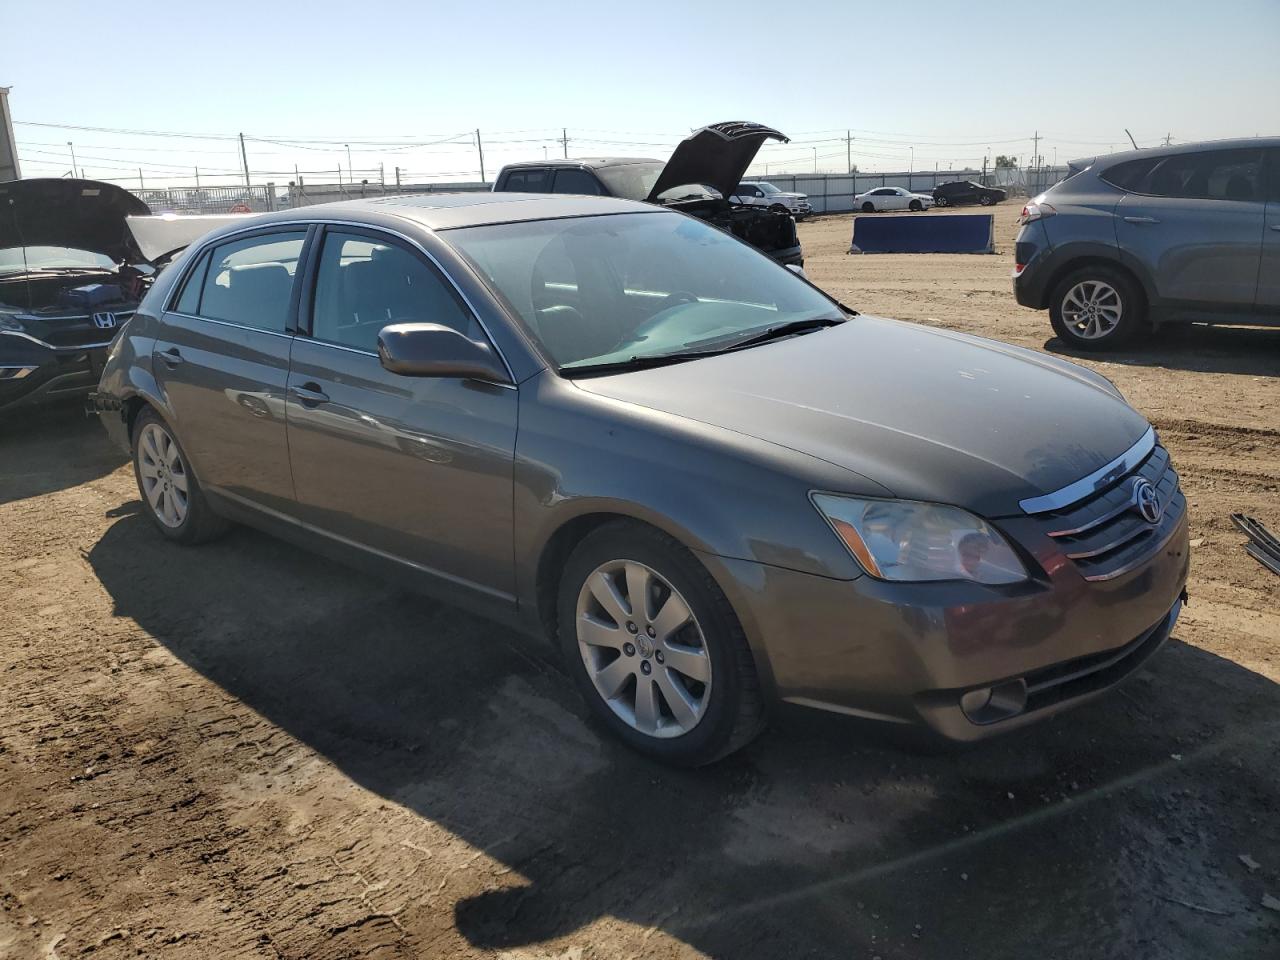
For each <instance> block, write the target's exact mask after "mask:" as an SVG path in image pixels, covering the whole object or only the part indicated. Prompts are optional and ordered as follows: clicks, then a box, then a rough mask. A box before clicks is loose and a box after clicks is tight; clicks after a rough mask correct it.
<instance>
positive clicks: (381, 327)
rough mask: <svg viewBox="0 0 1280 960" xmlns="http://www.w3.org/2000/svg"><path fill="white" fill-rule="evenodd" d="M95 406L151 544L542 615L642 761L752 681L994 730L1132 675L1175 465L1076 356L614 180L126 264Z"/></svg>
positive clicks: (859, 712)
mask: <svg viewBox="0 0 1280 960" xmlns="http://www.w3.org/2000/svg"><path fill="white" fill-rule="evenodd" d="M95 405H96V407H97V409H98V410H99V411H100V412H101V415H102V420H103V423H104V424H105V425H106V427H107V430H108V431H109V432H110V434H111V435H112V436H113V437H114V438H115V439H116V440H117V441H118V442H119V443H120V444H121V445H122V446H123V447H125V448H126V449H128V450H129V451H130V453H131V454H132V457H133V463H134V467H135V470H136V474H137V480H138V486H139V489H140V491H141V499H142V503H143V507H144V509H145V511H146V512H147V514H148V515H149V516H150V518H151V519H152V520H153V521H154V523H155V526H156V529H157V530H158V531H159V532H160V533H161V534H162V535H164V536H165V537H168V538H169V539H171V540H175V541H178V542H181V543H197V542H200V541H203V540H207V539H209V538H211V537H213V536H216V535H217V534H219V533H221V532H222V531H223V530H224V529H225V527H226V525H227V522H228V521H231V520H234V521H239V522H243V523H247V524H251V525H253V526H257V527H262V528H265V529H268V530H271V531H274V532H276V533H278V534H280V535H282V536H284V537H288V538H290V539H293V540H297V541H300V542H303V543H305V544H309V545H311V546H314V547H316V548H318V549H321V550H324V551H326V552H328V553H332V554H336V555H339V556H340V557H342V558H345V559H348V560H350V561H352V562H355V563H359V564H362V565H364V566H367V567H371V568H373V569H375V570H376V571H380V572H382V573H383V574H385V575H386V576H388V577H395V578H399V579H403V580H406V581H408V582H409V583H411V584H413V585H415V586H417V587H419V588H423V589H426V590H428V591H433V592H435V593H436V594H437V595H439V596H442V597H444V598H446V599H448V600H449V601H451V602H454V603H458V604H462V605H465V606H468V607H470V608H472V609H475V610H478V611H480V612H483V613H485V614H488V615H491V616H495V617H498V618H501V619H503V620H504V621H506V622H509V623H510V624H512V625H513V626H515V627H518V628H521V629H523V630H525V631H527V632H529V633H534V634H547V635H550V636H551V637H553V638H554V639H555V641H556V642H557V643H558V644H559V646H560V648H561V649H562V651H563V654H564V657H565V662H566V664H567V667H568V669H569V672H570V673H571V674H572V675H573V677H574V678H575V680H576V682H577V683H578V685H579V687H580V688H581V691H582V693H583V695H584V697H585V698H586V700H587V702H588V703H589V704H590V706H591V708H592V709H593V710H594V712H595V713H596V714H597V715H598V717H599V718H600V720H601V721H602V722H603V723H604V724H606V725H607V726H608V727H610V728H611V729H612V730H613V731H614V732H615V733H616V734H617V735H618V736H619V737H621V738H622V739H623V740H625V741H626V742H627V743H629V744H630V745H632V746H633V747H635V748H637V749H640V750H642V751H644V752H646V753H649V754H651V755H654V756H656V757H659V758H661V759H664V760H667V761H670V762H675V763H683V764H700V763H707V762H710V761H712V760H715V759H716V758H718V757H721V756H724V755H725V754H726V753H728V752H730V751H732V750H734V749H736V748H738V747H740V746H742V745H743V744H745V743H746V742H748V741H749V740H750V739H751V737H752V736H753V735H755V734H756V733H757V732H758V731H759V730H760V729H761V727H762V726H763V724H764V722H765V718H766V713H767V711H768V710H769V709H770V708H771V707H773V706H775V705H777V704H779V703H788V704H795V705H801V706H804V707H809V708H814V709H817V710H822V711H827V712H830V713H834V714H843V715H848V716H855V717H863V718H873V719H876V720H880V721H884V722H886V723H891V724H914V725H917V726H922V727H925V728H928V729H932V730H933V731H935V732H936V733H938V734H940V735H942V736H943V737H945V738H948V739H952V740H973V739H977V738H979V737H982V736H985V735H987V734H991V733H994V732H997V731H1000V730H1007V729H1011V728H1014V727H1017V726H1019V725H1021V724H1023V723H1026V722H1028V721H1031V720H1033V719H1034V718H1037V717H1043V716H1047V715H1048V714H1050V713H1052V712H1054V711H1056V710H1058V709H1060V708H1062V707H1064V706H1066V705H1068V704H1072V703H1079V702H1081V701H1083V700H1085V699H1087V698H1088V697H1090V696H1091V695H1093V694H1096V693H1097V692H1099V691H1101V690H1103V689H1104V688H1106V687H1108V686H1110V685H1112V684H1113V683H1115V682H1117V681H1118V680H1119V679H1121V678H1122V677H1124V676H1126V675H1127V674H1129V673H1130V672H1132V671H1133V670H1135V669H1136V668H1137V667H1138V666H1139V665H1140V664H1141V663H1142V662H1144V661H1145V660H1146V658H1147V657H1149V656H1150V655H1151V654H1152V653H1154V652H1155V650H1156V649H1157V648H1158V647H1159V646H1160V645H1161V644H1162V643H1163V642H1164V640H1165V639H1166V638H1167V637H1168V635H1169V633H1170V631H1171V630H1172V628H1173V625H1174V622H1175V620H1176V618H1177V616H1178V612H1179V609H1180V605H1181V602H1182V598H1183V596H1184V584H1185V580H1186V576H1187V564H1188V544H1187V519H1186V501H1185V499H1184V498H1183V495H1182V494H1181V492H1180V491H1179V489H1178V478H1177V475H1176V473H1175V472H1174V470H1173V467H1172V466H1171V464H1170V461H1169V456H1168V454H1167V453H1166V451H1165V450H1164V449H1163V448H1162V447H1161V445H1160V444H1159V442H1158V440H1157V438H1156V436H1155V433H1154V431H1153V430H1152V428H1151V427H1150V426H1149V425H1148V423H1147V422H1146V421H1145V420H1144V419H1143V417H1142V416H1140V415H1139V414H1138V413H1137V412H1136V411H1134V410H1133V409H1132V408H1131V407H1130V406H1129V405H1128V404H1126V403H1125V402H1124V400H1123V398H1122V397H1121V396H1120V395H1119V393H1118V392H1117V391H1116V390H1115V388H1114V387H1113V386H1112V385H1111V384H1110V383H1108V382H1107V381H1106V380H1105V379H1103V378H1102V377H1100V376H1098V375H1096V374H1094V373H1091V372H1089V371H1088V370H1085V369H1083V368H1081V367H1078V366H1075V365H1073V364H1070V363H1067V362H1065V361H1062V360H1058V359H1054V358H1051V357H1047V356H1044V355H1041V354H1037V353H1033V352H1031V351H1027V350H1021V349H1018V348H1016V347H1011V346H1006V345H1003V344H999V343H994V342H990V341H985V340H980V339H977V338H974V337H969V336H964V335H961V334H956V333H949V332H945V331H941V330H935V329H927V328H923V327H918V326H913V325H911V324H904V323H898V322H894V321H892V320H884V319H878V318H873V317H868V316H864V315H859V314H856V313H855V312H854V311H853V310H851V309H849V308H847V307H845V306H843V305H841V304H840V303H838V302H836V301H834V300H832V299H831V298H830V297H828V296H827V295H825V294H824V293H822V292H821V291H820V290H818V289H817V288H816V287H814V286H813V285H811V284H809V283H808V282H807V281H805V280H804V279H803V278H802V277H800V276H798V275H796V274H795V273H793V272H792V271H790V270H788V269H786V268H784V267H781V266H779V265H777V264H776V263H774V262H772V261H771V260H770V259H769V258H768V257H766V256H763V255H761V254H760V253H758V252H756V251H755V250H753V249H752V248H751V247H749V246H747V245H745V244H743V243H741V242H739V241H738V240H736V239H734V238H733V237H732V236H729V235H728V234H726V233H723V232H721V231H720V230H718V229H716V228H715V227H713V226H710V225H708V224H706V223H704V222H702V221H699V220H696V219H692V218H690V217H688V216H685V215H683V214H680V213H676V212H672V211H666V210H661V209H656V208H654V207H653V206H650V205H646V204H640V203H632V202H629V201H623V200H616V199H608V198H598V197H553V196H528V195H518V194H474V195H432V196H427V197H401V198H388V199H379V200H371V201H359V202H352V203H343V204H332V205H326V206H321V207H312V208H306V209H302V210H296V211H287V212H281V213H277V214H271V215H266V216H262V217H258V218H254V219H252V220H248V221H245V222H243V223H241V224H239V225H237V226H235V227H232V228H227V229H223V230H221V231H218V232H216V233H214V234H211V235H209V236H207V237H205V238H203V239H202V240H200V241H199V242H198V243H196V244H195V245H194V246H193V247H191V248H190V249H189V250H188V251H187V252H186V253H185V254H184V255H183V256H182V257H181V258H180V259H179V260H178V261H177V262H175V263H174V264H173V265H172V266H171V267H170V268H168V269H167V270H166V271H164V273H162V274H161V276H160V277H159V278H158V280H157V282H156V283H155V285H154V286H153V288H152V290H151V291H150V293H149V294H148V295H147V297H146V299H145V300H144V302H143V303H142V304H141V306H140V307H139V309H138V312H137V314H136V315H135V316H134V317H133V319H131V320H130V321H129V322H128V324H127V326H126V327H125V328H124V331H123V333H122V334H121V335H120V336H119V337H118V338H117V339H116V341H115V344H114V345H113V347H112V350H111V353H110V357H109V359H108V361H107V365H106V369H105V372H104V374H103V377H102V382H101V384H100V388H99V393H98V394H97V395H96V397H95ZM352 642H353V643H358V642H360V638H358V637H353V638H352ZM442 663H443V664H447V663H448V660H447V659H444V660H442ZM444 668H445V669H447V667H444Z"/></svg>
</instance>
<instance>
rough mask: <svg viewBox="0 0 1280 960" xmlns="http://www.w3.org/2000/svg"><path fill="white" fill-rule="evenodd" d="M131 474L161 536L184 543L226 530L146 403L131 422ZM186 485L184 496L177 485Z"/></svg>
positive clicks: (177, 445) (171, 435)
mask: <svg viewBox="0 0 1280 960" xmlns="http://www.w3.org/2000/svg"><path fill="white" fill-rule="evenodd" d="M130 439H131V446H132V448H133V476H134V479H135V480H136V481H137V482H138V495H139V497H140V498H141V499H142V509H143V511H144V512H145V513H146V514H147V516H148V517H150V518H151V522H152V523H153V524H155V526H156V529H158V530H159V531H160V532H161V533H162V534H164V536H165V537H167V538H168V539H170V540H173V541H174V542H176V543H182V544H187V545H192V544H197V543H204V542H205V541H207V540H212V539H214V538H215V537H218V536H221V535H222V534H223V533H225V532H226V530H227V527H228V526H229V524H228V523H227V521H226V520H224V519H223V518H222V517H220V516H218V515H217V514H216V513H214V512H213V509H212V508H211V507H210V506H209V501H208V500H207V499H206V498H205V495H204V491H202V490H201V489H200V483H199V481H197V480H196V477H195V474H194V473H192V472H191V470H190V469H189V468H188V464H189V462H190V461H189V460H188V459H187V455H186V453H185V452H184V451H183V449H182V445H181V444H180V443H178V438H177V437H176V436H175V435H174V433H173V431H172V430H171V429H170V428H169V425H168V424H167V423H165V422H164V420H163V419H162V418H161V417H160V415H159V414H158V413H156V411H155V410H154V409H152V408H151V407H145V408H143V410H142V412H141V413H139V414H138V418H137V420H135V421H134V424H133V435H132V437H131V438H130ZM184 484H185V486H186V491H185V498H184V494H183V491H182V489H181V487H182V485H184Z"/></svg>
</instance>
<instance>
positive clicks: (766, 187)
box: [760, 183, 782, 194]
mask: <svg viewBox="0 0 1280 960" xmlns="http://www.w3.org/2000/svg"><path fill="white" fill-rule="evenodd" d="M760 189H761V190H763V191H764V192H765V193H768V194H774V193H781V192H782V191H781V190H779V189H778V188H777V187H775V186H774V185H773V184H772V183H762V184H760Z"/></svg>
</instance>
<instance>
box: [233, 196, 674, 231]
mask: <svg viewBox="0 0 1280 960" xmlns="http://www.w3.org/2000/svg"><path fill="white" fill-rule="evenodd" d="M660 210H661V208H659V207H655V206H654V205H653V204H649V203H640V202H638V201H635V200H621V199H618V198H616V197H585V196H572V195H569V194H548V193H491V192H489V191H487V190H486V191H472V192H469V193H416V194H407V195H403V196H394V197H368V198H365V199H361V200H340V201H337V202H335V203H318V204H315V205H314V206H309V207H295V208H293V209H291V210H281V211H278V212H276V213H265V214H262V215H260V216H258V217H245V218H244V219H243V221H241V222H240V223H239V224H238V226H237V229H240V230H243V229H244V228H245V227H251V226H259V225H261V226H264V227H266V226H270V225H272V224H275V223H299V222H303V223H306V222H317V221H324V220H329V221H333V220H338V221H343V220H349V221H356V222H366V223H369V224H370V225H377V224H378V223H380V222H382V221H384V220H385V218H387V217H395V218H398V219H400V220H410V221H413V222H415V223H417V224H419V225H421V226H423V227H426V228H427V229H428V230H452V229H455V228H458V227H476V226H481V225H485V224H494V223H519V222H524V221H529V220H556V219H562V218H565V217H593V216H601V215H604V214H611V213H658V212H660ZM219 232H222V231H219Z"/></svg>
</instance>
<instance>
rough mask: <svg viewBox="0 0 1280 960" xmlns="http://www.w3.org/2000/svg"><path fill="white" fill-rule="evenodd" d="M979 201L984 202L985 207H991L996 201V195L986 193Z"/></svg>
mask: <svg viewBox="0 0 1280 960" xmlns="http://www.w3.org/2000/svg"><path fill="white" fill-rule="evenodd" d="M978 202H979V203H980V204H982V205H983V206H984V207H989V206H991V205H992V204H993V203H995V202H996V200H995V197H991V196H988V195H987V194H985V193H984V194H983V195H982V196H980V197H979V198H978Z"/></svg>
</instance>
